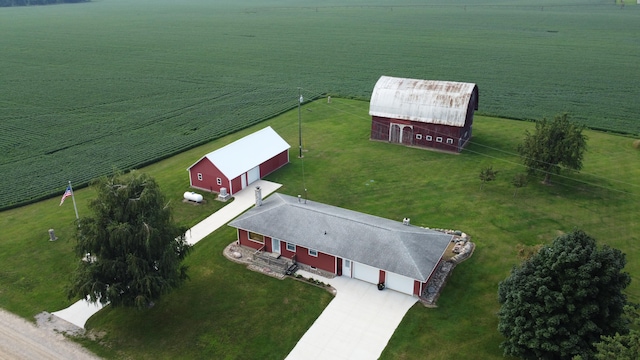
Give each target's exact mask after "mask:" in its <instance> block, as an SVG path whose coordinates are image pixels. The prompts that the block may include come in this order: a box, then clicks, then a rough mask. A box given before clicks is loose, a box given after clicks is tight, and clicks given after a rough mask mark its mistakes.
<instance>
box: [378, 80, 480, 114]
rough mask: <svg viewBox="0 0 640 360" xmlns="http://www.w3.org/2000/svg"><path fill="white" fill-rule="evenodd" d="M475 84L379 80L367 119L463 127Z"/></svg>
mask: <svg viewBox="0 0 640 360" xmlns="http://www.w3.org/2000/svg"><path fill="white" fill-rule="evenodd" d="M475 89H476V84H472V83H462V82H454V81H437V80H418V79H405V78H396V77H390V76H382V77H380V79H378V82H377V83H376V86H375V87H374V88H373V93H372V94H371V102H370V105H369V106H370V107H369V115H371V116H380V117H386V118H393V119H403V120H410V121H420V122H425V123H431V124H442V125H449V126H457V127H463V126H464V125H465V121H466V116H467V109H468V108H469V106H470V101H471V97H472V94H473V92H474V91H477V90H475Z"/></svg>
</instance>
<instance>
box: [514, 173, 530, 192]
mask: <svg viewBox="0 0 640 360" xmlns="http://www.w3.org/2000/svg"><path fill="white" fill-rule="evenodd" d="M527 182H528V179H527V174H523V173H517V174H515V175H514V176H513V179H511V185H513V187H515V188H516V189H515V190H514V191H513V197H516V195H517V194H518V189H520V188H521V187H525V186H526V185H527Z"/></svg>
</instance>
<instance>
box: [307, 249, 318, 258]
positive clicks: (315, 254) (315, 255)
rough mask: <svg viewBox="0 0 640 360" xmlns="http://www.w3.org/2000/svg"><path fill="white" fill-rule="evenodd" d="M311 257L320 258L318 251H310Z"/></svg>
mask: <svg viewBox="0 0 640 360" xmlns="http://www.w3.org/2000/svg"><path fill="white" fill-rule="evenodd" d="M309 256H313V257H318V250H313V249H309Z"/></svg>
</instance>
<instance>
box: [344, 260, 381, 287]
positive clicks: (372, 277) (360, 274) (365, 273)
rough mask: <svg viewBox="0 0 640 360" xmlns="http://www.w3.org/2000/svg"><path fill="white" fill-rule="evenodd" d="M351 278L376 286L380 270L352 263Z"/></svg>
mask: <svg viewBox="0 0 640 360" xmlns="http://www.w3.org/2000/svg"><path fill="white" fill-rule="evenodd" d="M351 264H352V266H353V277H354V278H356V279H360V280H362V281H366V282H368V283H372V284H377V283H378V280H379V279H380V270H379V269H376V268H374V267H373V266H369V265H365V264H361V263H357V262H352V263H351Z"/></svg>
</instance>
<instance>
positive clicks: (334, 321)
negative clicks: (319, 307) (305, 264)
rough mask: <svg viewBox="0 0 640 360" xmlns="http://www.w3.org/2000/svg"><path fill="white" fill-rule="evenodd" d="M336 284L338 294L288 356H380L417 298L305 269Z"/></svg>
mask: <svg viewBox="0 0 640 360" xmlns="http://www.w3.org/2000/svg"><path fill="white" fill-rule="evenodd" d="M298 274H301V275H302V276H304V277H306V278H308V277H312V278H314V279H320V281H322V282H324V283H329V284H331V286H333V287H334V288H336V290H337V294H336V297H335V298H334V299H333V300H332V301H331V302H330V303H329V306H327V307H326V309H325V310H324V311H323V312H322V314H320V316H319V317H318V319H316V321H315V322H314V323H313V325H312V326H311V327H310V328H309V330H307V332H306V333H305V334H304V335H303V336H302V338H301V339H300V341H298V343H297V344H296V346H295V347H294V348H293V350H292V351H291V352H290V353H289V355H288V356H287V358H286V359H287V360H298V359H299V360H310V359H349V360H354V359H362V360H365V359H377V358H379V357H380V354H381V353H382V351H383V350H384V348H385V347H386V346H387V343H388V342H389V339H390V338H391V335H393V333H394V332H395V330H396V328H397V327H398V324H400V321H401V320H402V318H403V317H404V315H405V314H406V313H407V311H408V310H409V308H410V307H411V306H413V304H415V303H416V301H418V298H416V297H412V296H409V295H405V294H401V293H399V292H396V291H393V290H388V289H385V290H383V291H380V290H378V288H377V286H376V285H374V284H369V283H366V282H364V281H360V280H355V279H351V278H345V277H342V276H337V277H335V278H334V279H327V278H323V277H320V276H318V275H315V274H310V273H308V272H305V271H301V270H300V271H298Z"/></svg>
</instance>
